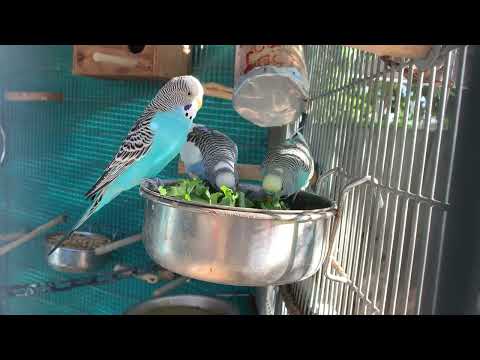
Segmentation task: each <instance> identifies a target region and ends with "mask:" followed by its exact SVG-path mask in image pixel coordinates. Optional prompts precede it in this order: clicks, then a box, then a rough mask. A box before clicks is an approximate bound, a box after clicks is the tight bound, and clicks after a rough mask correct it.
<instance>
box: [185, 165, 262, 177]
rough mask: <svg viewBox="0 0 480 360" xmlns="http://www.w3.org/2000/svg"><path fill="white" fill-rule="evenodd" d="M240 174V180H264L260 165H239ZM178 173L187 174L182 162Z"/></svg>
mask: <svg viewBox="0 0 480 360" xmlns="http://www.w3.org/2000/svg"><path fill="white" fill-rule="evenodd" d="M238 172H239V173H240V179H242V180H261V179H262V175H261V173H260V166H259V165H251V164H238ZM178 173H179V174H185V165H184V164H183V162H182V161H179V162H178Z"/></svg>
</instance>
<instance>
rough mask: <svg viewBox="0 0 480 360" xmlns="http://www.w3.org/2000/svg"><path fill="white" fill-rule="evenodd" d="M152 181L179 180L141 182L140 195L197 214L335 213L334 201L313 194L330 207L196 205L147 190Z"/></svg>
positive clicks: (312, 214)
mask: <svg viewBox="0 0 480 360" xmlns="http://www.w3.org/2000/svg"><path fill="white" fill-rule="evenodd" d="M152 180H158V181H161V182H162V183H164V184H166V183H174V182H177V181H179V180H181V179H180V178H178V179H158V178H157V179H146V180H144V181H142V183H141V185H140V194H141V195H142V196H143V197H145V198H147V199H149V200H152V201H154V202H156V203H161V204H164V205H167V206H169V205H174V206H175V207H179V208H183V209H192V210H193V209H195V211H199V212H204V213H209V214H211V213H212V210H213V212H216V213H224V214H226V215H234V216H238V217H249V218H252V217H253V218H255V217H265V216H266V217H268V219H278V216H282V215H284V216H288V215H291V216H292V215H293V216H298V215H304V216H305V215H307V216H308V215H310V216H321V215H325V214H327V215H331V216H333V215H334V213H335V212H336V211H337V204H336V202H335V201H333V200H330V199H328V198H326V197H323V196H320V195H316V194H313V195H315V196H318V197H319V198H322V199H323V200H325V201H327V202H329V203H330V204H331V206H329V207H326V208H321V209H314V210H264V209H249V208H237V207H234V208H232V207H230V206H223V205H206V204H202V203H196V202H187V201H183V200H180V199H176V198H172V197H169V196H162V195H160V194H159V193H158V192H156V191H153V190H151V189H149V188H148V184H149V181H152Z"/></svg>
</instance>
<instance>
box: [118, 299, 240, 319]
mask: <svg viewBox="0 0 480 360" xmlns="http://www.w3.org/2000/svg"><path fill="white" fill-rule="evenodd" d="M124 315H240V314H239V312H238V311H237V310H236V309H235V308H234V307H233V306H232V305H231V304H229V303H228V302H226V301H223V300H219V299H215V298H212V297H207V296H199V295H175V296H165V297H158V298H153V299H151V300H147V301H145V302H143V303H140V304H137V305H135V306H133V307H132V308H130V309H128V310H127V311H126V312H125V313H124Z"/></svg>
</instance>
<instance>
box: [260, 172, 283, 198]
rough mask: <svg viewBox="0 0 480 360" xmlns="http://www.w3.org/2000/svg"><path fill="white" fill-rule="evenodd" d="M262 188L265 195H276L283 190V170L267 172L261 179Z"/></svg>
mask: <svg viewBox="0 0 480 360" xmlns="http://www.w3.org/2000/svg"><path fill="white" fill-rule="evenodd" d="M262 188H263V190H264V191H265V192H266V193H267V194H277V193H280V192H281V191H282V189H283V170H282V169H281V168H278V169H272V170H270V171H268V172H267V173H266V174H265V176H264V177H263V182H262Z"/></svg>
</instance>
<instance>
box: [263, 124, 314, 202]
mask: <svg viewBox="0 0 480 360" xmlns="http://www.w3.org/2000/svg"><path fill="white" fill-rule="evenodd" d="M261 171H262V177H263V182H262V188H263V190H264V191H265V192H266V193H273V194H279V195H280V196H283V197H286V196H290V195H293V194H297V193H298V192H299V191H301V190H305V189H306V188H307V187H308V186H309V184H310V181H311V180H312V177H313V175H314V172H315V163H314V160H313V158H312V155H311V153H310V149H309V146H308V144H307V142H306V140H305V138H304V137H303V135H302V134H301V133H300V132H297V133H296V134H295V135H294V136H292V137H291V138H290V139H287V140H286V141H284V142H283V143H282V144H280V145H277V146H275V147H273V148H272V149H271V150H270V151H269V152H268V153H267V156H266V158H265V160H264V161H263V163H262V170H261Z"/></svg>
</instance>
